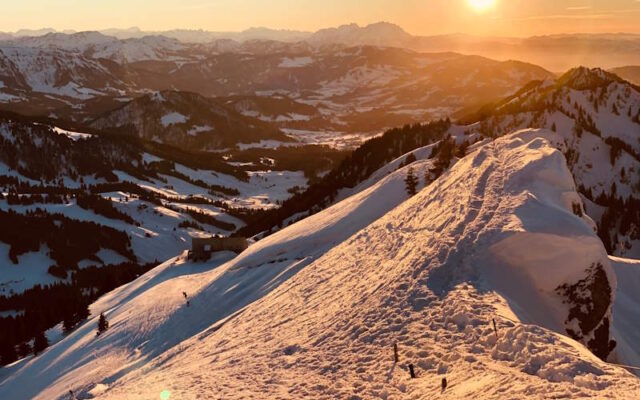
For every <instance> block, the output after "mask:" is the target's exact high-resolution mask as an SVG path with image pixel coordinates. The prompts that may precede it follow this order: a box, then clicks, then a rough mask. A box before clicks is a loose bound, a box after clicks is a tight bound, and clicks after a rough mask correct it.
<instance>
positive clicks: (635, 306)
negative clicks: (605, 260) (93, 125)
mask: <svg viewBox="0 0 640 400" xmlns="http://www.w3.org/2000/svg"><path fill="white" fill-rule="evenodd" d="M610 260H611V266H612V267H613V270H614V271H615V273H616V277H617V279H618V288H617V290H616V301H615V304H614V306H613V334H614V335H615V338H616V340H617V341H618V347H617V351H616V355H617V357H618V361H619V362H620V363H621V364H624V365H631V366H640V329H638V321H640V291H638V288H640V260H632V259H628V258H619V257H610ZM636 374H638V375H640V369H637V370H636Z"/></svg>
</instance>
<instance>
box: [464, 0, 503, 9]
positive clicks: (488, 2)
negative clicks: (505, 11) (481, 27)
mask: <svg viewBox="0 0 640 400" xmlns="http://www.w3.org/2000/svg"><path fill="white" fill-rule="evenodd" d="M467 2H468V3H469V5H470V6H471V8H473V9H474V10H476V11H478V12H483V11H486V10H488V9H489V8H493V7H494V6H495V5H496V3H497V2H498V1H497V0H467Z"/></svg>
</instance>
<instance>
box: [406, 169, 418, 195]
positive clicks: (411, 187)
mask: <svg viewBox="0 0 640 400" xmlns="http://www.w3.org/2000/svg"><path fill="white" fill-rule="evenodd" d="M404 183H405V185H406V189H407V194H409V196H414V195H415V194H416V193H418V191H417V187H418V178H417V177H416V176H415V175H414V173H413V168H411V167H410V168H409V170H408V171H407V177H406V178H405V180H404Z"/></svg>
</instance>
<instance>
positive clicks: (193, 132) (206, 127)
mask: <svg viewBox="0 0 640 400" xmlns="http://www.w3.org/2000/svg"><path fill="white" fill-rule="evenodd" d="M183 122H184V121H183ZM210 130H213V128H212V127H211V126H209V125H195V126H193V127H192V128H191V129H189V130H188V131H187V135H190V136H197V135H198V133H200V132H207V131H210Z"/></svg>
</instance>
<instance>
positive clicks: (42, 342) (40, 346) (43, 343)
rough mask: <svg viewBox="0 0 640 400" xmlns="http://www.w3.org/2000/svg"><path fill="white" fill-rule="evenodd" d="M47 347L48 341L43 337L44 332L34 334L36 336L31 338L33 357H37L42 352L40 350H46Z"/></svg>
mask: <svg viewBox="0 0 640 400" xmlns="http://www.w3.org/2000/svg"><path fill="white" fill-rule="evenodd" d="M47 347H49V340H48V339H47V337H46V336H45V335H44V332H40V333H38V334H36V336H35V337H34V338H33V355H34V356H37V355H38V354H39V353H41V352H42V350H44V349H46V348H47Z"/></svg>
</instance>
